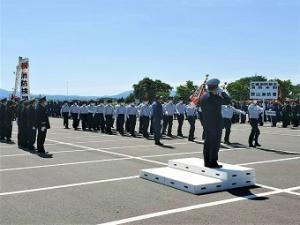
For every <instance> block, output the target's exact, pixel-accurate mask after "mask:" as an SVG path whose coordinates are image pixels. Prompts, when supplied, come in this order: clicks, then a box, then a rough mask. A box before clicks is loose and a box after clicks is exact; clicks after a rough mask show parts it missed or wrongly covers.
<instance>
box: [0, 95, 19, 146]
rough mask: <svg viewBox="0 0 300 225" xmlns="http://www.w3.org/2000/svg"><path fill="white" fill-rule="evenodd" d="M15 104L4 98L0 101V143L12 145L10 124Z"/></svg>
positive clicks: (13, 116)
mask: <svg viewBox="0 0 300 225" xmlns="http://www.w3.org/2000/svg"><path fill="white" fill-rule="evenodd" d="M15 109H16V104H15V102H13V101H11V100H7V99H6V98H4V99H1V101H0V141H1V142H3V143H7V144H12V143H13V141H12V140H11V134H12V122H13V120H14V118H15V111H16V110H15Z"/></svg>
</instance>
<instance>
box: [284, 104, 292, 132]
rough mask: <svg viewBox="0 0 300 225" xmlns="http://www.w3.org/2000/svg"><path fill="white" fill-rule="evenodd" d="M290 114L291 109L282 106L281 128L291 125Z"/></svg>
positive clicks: (288, 106)
mask: <svg viewBox="0 0 300 225" xmlns="http://www.w3.org/2000/svg"><path fill="white" fill-rule="evenodd" d="M291 113H292V108H291V106H290V105H288V104H286V105H283V106H282V127H287V126H288V125H290V123H291V118H290V116H291Z"/></svg>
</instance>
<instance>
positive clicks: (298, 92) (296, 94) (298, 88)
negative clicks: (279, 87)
mask: <svg viewBox="0 0 300 225" xmlns="http://www.w3.org/2000/svg"><path fill="white" fill-rule="evenodd" d="M291 98H293V99H300V84H296V85H293V88H292V94H291Z"/></svg>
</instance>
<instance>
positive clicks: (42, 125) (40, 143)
mask: <svg viewBox="0 0 300 225" xmlns="http://www.w3.org/2000/svg"><path fill="white" fill-rule="evenodd" d="M36 126H37V129H38V136H37V148H38V152H41V153H45V148H44V143H45V139H46V135H47V129H50V123H49V118H48V115H47V113H46V109H45V106H43V105H42V104H41V103H39V104H38V105H37V108H36Z"/></svg>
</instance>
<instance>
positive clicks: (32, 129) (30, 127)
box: [25, 105, 47, 150]
mask: <svg viewBox="0 0 300 225" xmlns="http://www.w3.org/2000/svg"><path fill="white" fill-rule="evenodd" d="M45 114H46V111H45ZM46 115H47V114H46ZM25 122H26V133H27V135H28V136H27V147H28V148H29V149H30V150H34V143H35V140H36V129H37V128H36V127H37V126H36V122H37V120H36V111H35V107H34V106H33V105H30V106H29V108H28V110H27V121H25Z"/></svg>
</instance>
